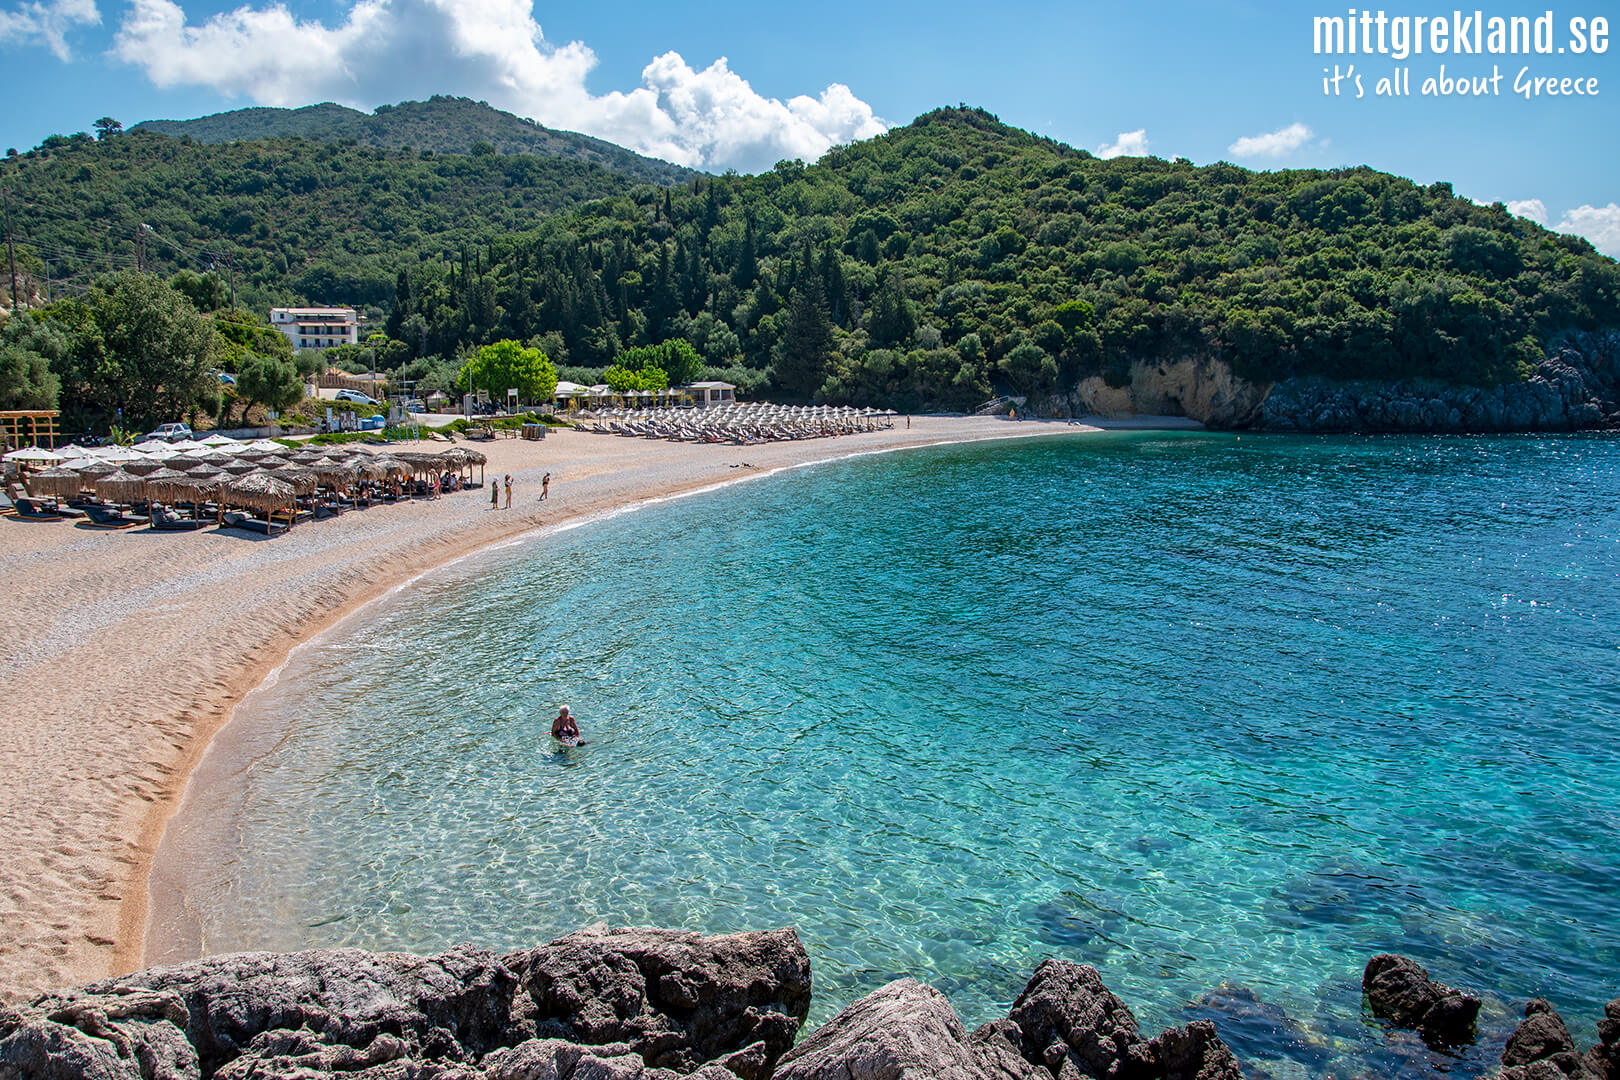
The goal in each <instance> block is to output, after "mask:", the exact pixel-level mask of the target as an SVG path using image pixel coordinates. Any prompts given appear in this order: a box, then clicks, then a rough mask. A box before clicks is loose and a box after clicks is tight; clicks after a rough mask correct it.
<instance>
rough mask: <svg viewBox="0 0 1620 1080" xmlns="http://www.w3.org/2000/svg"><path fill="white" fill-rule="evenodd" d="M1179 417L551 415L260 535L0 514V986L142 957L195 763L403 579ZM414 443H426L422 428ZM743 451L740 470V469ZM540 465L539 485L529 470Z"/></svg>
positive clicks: (42, 987) (15, 992)
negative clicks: (789, 423)
mask: <svg viewBox="0 0 1620 1080" xmlns="http://www.w3.org/2000/svg"><path fill="white" fill-rule="evenodd" d="M1122 427H1133V428H1142V427H1147V428H1195V429H1196V428H1197V427H1198V425H1196V424H1192V423H1190V422H1188V421H1185V420H1181V419H1180V418H1168V417H1166V418H1158V417H1151V418H1150V417H1142V418H1138V419H1136V420H1132V421H1126V422H1110V421H1098V420H1090V419H1088V422H1087V423H1086V424H1085V425H1083V426H1071V425H1069V424H1067V423H1065V422H1062V421H1057V422H1051V421H1048V422H1035V421H1031V422H1027V423H1013V422H1009V421H1007V420H1005V419H1002V418H951V417H916V418H914V419H913V420H912V421H911V426H910V427H907V426H906V422H905V421H903V420H902V421H901V422H900V423H899V424H898V425H897V426H896V427H895V428H894V429H892V430H889V431H881V432H872V433H867V434H861V435H852V436H845V437H841V438H836V439H816V440H808V441H804V442H790V443H777V444H771V445H765V446H746V447H741V446H728V445H693V444H687V443H666V442H656V441H649V440H641V439H624V438H616V437H612V436H603V435H592V434H587V433H583V432H577V431H571V430H559V431H554V432H552V433H551V435H550V437H549V438H547V439H545V440H543V441H540V442H524V441H520V440H500V441H497V442H495V443H492V444H485V445H484V446H483V447H481V449H484V450H485V452H486V453H487V454H488V455H489V459H490V460H489V464H488V466H487V467H486V472H487V475H488V476H489V477H492V478H493V477H498V476H500V475H503V474H505V473H511V474H512V475H513V477H514V498H513V505H512V509H511V510H505V509H501V510H491V509H490V506H489V494H488V492H489V489H488V488H487V487H486V488H484V489H482V490H478V491H473V492H463V493H457V494H454V495H449V496H446V497H445V498H443V499H441V500H438V501H434V502H426V501H413V502H412V503H410V504H408V505H394V506H378V507H374V508H372V509H370V510H365V511H355V512H351V513H349V514H346V515H344V516H343V517H341V518H339V519H336V520H333V521H326V522H319V523H312V524H310V525H307V526H303V527H300V528H298V529H294V530H293V531H292V532H291V533H288V534H287V535H285V536H282V537H277V538H275V539H274V540H265V539H263V538H260V539H257V540H254V539H248V538H247V534H241V533H236V532H226V533H218V532H215V531H214V530H206V531H203V532H199V533H193V534H184V533H182V534H173V533H151V532H148V531H146V530H144V529H138V530H133V531H129V532H124V533H106V532H103V531H101V530H95V529H90V528H88V527H82V526H75V525H72V524H67V523H61V522H53V523H36V522H21V521H17V520H14V519H7V520H4V521H0V596H4V597H5V598H6V599H5V602H4V604H3V606H0V611H4V613H5V618H4V623H3V627H0V631H3V632H4V634H5V637H6V640H7V641H8V643H9V647H8V649H7V650H5V651H4V652H0V700H3V701H5V702H6V703H7V705H6V707H5V709H4V715H5V717H6V720H5V723H4V724H0V767H3V774H0V775H4V776H5V777H6V778H7V779H8V781H9V782H8V783H5V784H3V785H0V834H3V835H4V836H5V838H6V844H7V849H8V850H7V855H6V858H5V859H4V860H3V862H0V921H3V923H4V925H5V926H6V928H7V931H8V932H7V934H6V935H5V936H4V937H3V938H0V1001H4V1000H17V999H20V998H24V997H29V996H32V995H34V994H37V993H41V992H44V991H46V990H51V989H56V988H59V987H62V986H68V985H74V984H77V983H81V982H85V981H89V980H91V979H96V978H100V977H104V976H107V975H112V974H119V973H122V972H125V971H129V970H132V969H134V968H136V967H139V966H141V964H142V960H143V947H144V935H145V930H146V926H147V915H148V910H147V909H148V902H149V892H148V881H147V878H148V874H149V872H150V869H151V865H152V858H153V855H154V853H155V852H156V850H157V848H158V845H159V842H160V841H161V839H162V836H163V831H164V828H165V825H166V824H167V822H168V821H169V819H170V817H171V816H172V815H173V814H174V812H175V810H176V809H177V808H178V806H179V805H180V801H181V799H182V797H183V796H184V794H185V791H186V787H187V784H188V782H189V779H190V777H191V776H192V774H193V771H194V770H195V769H196V767H197V765H198V763H199V762H200V761H201V760H202V757H203V755H204V753H205V751H206V750H207V748H208V747H209V745H210V744H211V742H212V741H213V739H214V737H215V736H216V735H217V734H218V733H219V731H220V730H221V729H222V728H223V727H224V726H225V724H226V723H227V722H228V720H229V718H230V715H231V712H232V710H233V709H234V708H235V706H236V704H237V703H238V702H240V701H241V700H242V698H243V697H245V696H246V695H247V694H248V693H249V692H250V691H252V690H253V689H254V688H256V687H258V686H259V685H261V684H262V683H263V682H264V681H265V680H266V678H267V677H268V676H269V675H270V674H271V673H272V672H274V671H275V670H276V669H277V668H279V667H280V666H281V665H282V664H283V663H285V661H286V658H287V656H288V654H289V653H290V652H291V650H292V649H293V648H294V647H295V646H297V645H298V644H300V643H301V642H303V641H306V640H308V639H309V638H311V637H313V636H314V635H316V634H318V633H320V632H321V631H323V630H325V629H327V628H329V627H331V626H333V625H334V624H336V623H337V622H338V621H339V620H341V619H342V618H344V617H345V616H346V615H348V614H350V613H351V612H353V611H355V610H357V609H358V608H360V607H362V606H364V605H366V604H368V603H370V602H371V601H373V600H375V599H376V598H377V597H379V596H382V595H384V594H385V593H388V592H391V591H393V590H395V589H397V588H399V587H401V586H402V584H403V583H406V582H409V581H411V580H414V579H415V578H417V577H420V576H421V575H422V574H423V573H425V572H427V571H430V570H432V569H434V568H436V567H439V566H442V565H444V564H446V563H449V562H452V561H456V560H458V559H460V558H463V557H465V556H468V555H470V554H472V553H474V552H477V551H481V550H483V549H487V548H490V547H492V546H495V545H500V544H502V543H505V542H515V541H517V540H518V539H520V538H522V537H525V536H526V535H528V534H531V533H533V532H535V530H537V529H543V528H548V527H555V526H557V525H561V524H564V523H569V524H572V523H575V522H578V521H581V520H583V519H587V518H590V517H593V516H599V515H603V514H607V513H611V512H616V511H619V510H622V509H624V508H626V507H630V506H632V505H635V504H638V503H645V502H647V501H649V500H656V499H660V498H661V497H668V496H675V495H681V494H685V493H689V492H692V491H696V490H700V489H705V488H712V487H714V486H716V485H717V484H722V483H724V482H726V481H732V480H737V479H740V478H741V477H742V476H747V475H760V474H763V473H766V472H769V471H771V470H776V469H782V468H792V467H795V466H800V465H808V464H814V463H819V462H823V461H829V460H834V459H838V458H845V457H849V456H852V455H859V454H861V453H864V452H881V451H886V450H893V449H904V448H907V447H921V446H930V445H940V444H947V443H962V442H973V441H980V440H989V439H1006V438H1017V437H1024V436H1035V435H1054V434H1063V433H1076V432H1081V431H1098V430H1102V429H1104V428H1122ZM423 448H430V447H429V446H427V445H424V447H423ZM744 462H747V463H748V464H749V465H750V466H752V468H753V469H754V470H758V472H757V473H755V472H752V471H749V472H745V471H744V470H743V469H742V468H741V465H742V463H744ZM546 472H550V473H551V474H552V490H551V498H550V500H549V501H546V502H540V501H539V493H540V478H541V476H542V475H543V474H544V473H546Z"/></svg>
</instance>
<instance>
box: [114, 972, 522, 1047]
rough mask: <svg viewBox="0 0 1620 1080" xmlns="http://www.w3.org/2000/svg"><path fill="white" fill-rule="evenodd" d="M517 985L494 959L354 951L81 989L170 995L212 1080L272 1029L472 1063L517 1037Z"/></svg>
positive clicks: (151, 975) (144, 975) (149, 975)
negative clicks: (385, 1043)
mask: <svg viewBox="0 0 1620 1080" xmlns="http://www.w3.org/2000/svg"><path fill="white" fill-rule="evenodd" d="M517 982H518V981H517V978H516V976H514V975H513V973H512V972H511V971H509V970H508V969H507V968H505V967H504V966H502V964H501V962H500V960H498V959H497V958H496V957H495V955H494V954H493V953H490V952H485V951H484V950H481V949H475V948H472V947H470V946H457V947H456V948H454V949H451V950H450V951H449V952H446V953H443V954H441V955H439V956H430V957H424V956H413V955H409V954H406V953H370V952H365V951H364V950H361V949H315V950H311V951H308V952H296V953H238V954H234V955H229V956H211V957H207V958H205V959H202V960H195V961H192V962H191V963H189V964H182V965H180V966H179V967H173V968H157V969H154V970H151V971H143V972H138V973H136V974H134V975H125V976H121V977H119V978H116V979H109V980H105V981H103V982H99V983H92V984H90V985H89V986H87V987H85V988H84V990H85V993H87V994H90V995H109V994H118V993H121V992H126V991H128V990H131V989H145V990H152V991H158V992H162V993H168V994H173V995H176V996H177V997H178V998H179V1000H181V1001H182V1002H184V1006H185V1011H186V1014H187V1015H186V1019H185V1026H186V1036H187V1038H188V1039H189V1040H190V1042H191V1045H192V1046H193V1047H195V1048H196V1051H197V1056H198V1058H199V1059H200V1062H201V1066H202V1072H203V1075H204V1076H210V1075H212V1074H213V1073H214V1072H216V1071H217V1070H219V1069H220V1068H221V1067H222V1066H223V1065H225V1064H227V1063H228V1062H230V1061H233V1060H234V1059H236V1058H237V1057H240V1056H241V1055H242V1054H243V1053H244V1052H246V1051H247V1050H248V1048H249V1046H250V1045H251V1044H252V1043H253V1040H254V1039H255V1038H256V1037H257V1036H259V1035H261V1034H264V1033H265V1032H273V1031H278V1030H287V1031H297V1030H298V1029H307V1030H308V1031H309V1032H310V1033H312V1036H313V1037H315V1038H316V1039H317V1040H318V1041H319V1042H321V1043H323V1044H325V1045H327V1046H330V1047H350V1048H353V1049H365V1048H367V1047H370V1046H371V1045H372V1043H373V1042H374V1041H375V1040H376V1039H377V1038H378V1037H379V1036H382V1035H389V1036H393V1037H395V1038H397V1039H399V1040H400V1041H401V1043H402V1044H403V1047H404V1053H405V1055H407V1056H408V1057H410V1058H412V1059H415V1060H420V1061H444V1062H456V1061H466V1060H470V1059H475V1058H477V1057H478V1056H481V1055H483V1054H485V1053H487V1052H489V1051H491V1050H494V1049H496V1048H498V1047H501V1046H508V1045H511V1044H512V1043H514V1042H516V1041H518V1038H519V1037H520V1036H521V1035H522V1034H523V1031H522V1029H521V1027H520V1026H519V1022H518V1021H519V1018H517V1017H514V1015H513V1010H512V1002H513V994H514V992H515V991H516V989H517Z"/></svg>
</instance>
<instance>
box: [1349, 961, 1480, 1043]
mask: <svg viewBox="0 0 1620 1080" xmlns="http://www.w3.org/2000/svg"><path fill="white" fill-rule="evenodd" d="M1361 989H1362V991H1363V992H1364V993H1365V994H1366V995H1367V1005H1368V1007H1369V1008H1371V1009H1372V1013H1373V1015H1374V1016H1376V1017H1378V1018H1379V1019H1380V1020H1386V1021H1388V1022H1389V1023H1391V1024H1394V1025H1395V1026H1396V1027H1403V1028H1410V1029H1412V1030H1414V1031H1416V1032H1417V1033H1418V1034H1419V1035H1422V1036H1423V1040H1424V1041H1425V1042H1427V1043H1429V1044H1430V1045H1432V1046H1461V1045H1462V1044H1464V1043H1468V1042H1472V1041H1473V1039H1474V1021H1475V1020H1476V1019H1477V1018H1478V1016H1479V1005H1480V1001H1479V998H1477V997H1474V996H1472V995H1470V994H1465V993H1463V992H1462V991H1460V990H1453V989H1452V988H1451V987H1449V986H1446V985H1445V984H1444V983H1438V982H1435V981H1434V980H1433V979H1431V978H1429V973H1428V972H1427V971H1426V970H1424V968H1423V967H1422V965H1420V964H1418V963H1417V962H1416V961H1414V960H1410V959H1408V958H1407V957H1404V956H1397V955H1395V954H1393V953H1382V954H1380V955H1378V956H1375V957H1373V958H1372V959H1371V960H1369V961H1367V970H1366V972H1365V973H1364V974H1363V975H1362V977H1361Z"/></svg>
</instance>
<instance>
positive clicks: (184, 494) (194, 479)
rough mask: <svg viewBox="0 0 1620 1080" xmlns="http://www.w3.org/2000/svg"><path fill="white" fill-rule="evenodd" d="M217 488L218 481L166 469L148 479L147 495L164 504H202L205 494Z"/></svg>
mask: <svg viewBox="0 0 1620 1080" xmlns="http://www.w3.org/2000/svg"><path fill="white" fill-rule="evenodd" d="M221 475H223V474H221ZM217 486H219V482H218V481H217V480H209V479H206V478H204V477H200V476H192V475H191V474H190V473H183V472H175V471H174V470H173V469H164V470H163V471H162V472H155V473H153V474H152V475H151V476H148V477H147V478H146V494H147V495H148V496H150V497H151V498H152V499H153V500H154V501H162V502H200V501H202V497H203V494H204V493H206V492H207V491H210V490H212V489H213V488H215V487H217Z"/></svg>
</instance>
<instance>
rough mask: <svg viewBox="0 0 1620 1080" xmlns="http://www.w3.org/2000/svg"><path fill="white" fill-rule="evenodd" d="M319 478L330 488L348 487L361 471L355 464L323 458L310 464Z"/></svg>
mask: <svg viewBox="0 0 1620 1080" xmlns="http://www.w3.org/2000/svg"><path fill="white" fill-rule="evenodd" d="M309 467H310V469H311V470H313V471H314V473H315V476H316V478H317V479H319V480H320V482H321V483H323V484H325V485H326V486H327V487H329V488H347V487H348V486H349V485H350V484H352V483H354V482H355V480H356V479H357V478H358V477H359V475H360V472H359V470H358V469H356V468H355V467H354V466H353V465H350V464H349V463H347V462H344V461H336V460H334V459H332V458H322V459H321V460H319V461H316V462H313V463H311V464H310V466H309Z"/></svg>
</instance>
